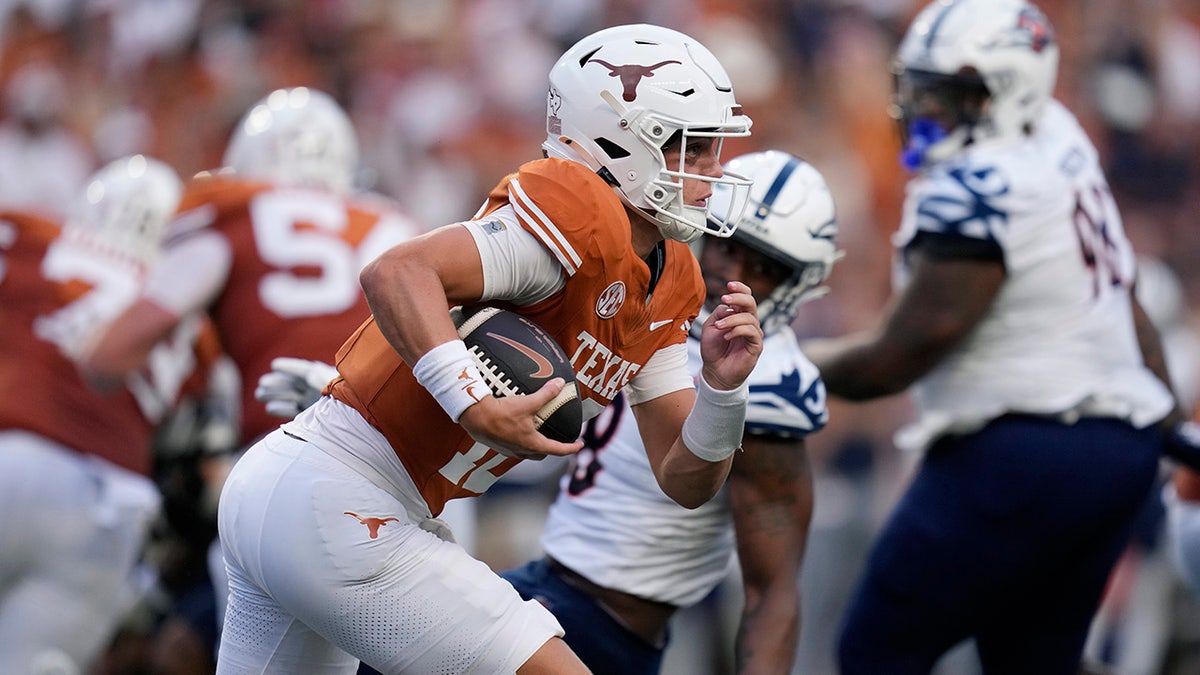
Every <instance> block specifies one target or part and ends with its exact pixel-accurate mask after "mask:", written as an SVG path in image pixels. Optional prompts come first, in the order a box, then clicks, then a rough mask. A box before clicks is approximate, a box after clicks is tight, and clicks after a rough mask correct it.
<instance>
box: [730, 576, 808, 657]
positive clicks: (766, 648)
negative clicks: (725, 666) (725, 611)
mask: <svg viewBox="0 0 1200 675" xmlns="http://www.w3.org/2000/svg"><path fill="white" fill-rule="evenodd" d="M797 576H798V575H797ZM799 631H800V595H799V589H798V588H796V587H795V585H794V583H791V584H778V585H776V586H775V587H771V588H768V589H760V590H758V591H755V590H754V589H752V588H748V589H747V591H746V606H745V609H744V610H743V611H742V622H741V625H740V626H739V628H738V636H737V644H736V646H735V650H734V653H735V661H736V672H737V673H738V675H759V674H763V675H766V674H768V673H787V672H791V670H792V665H793V663H794V662H795V660H796V645H797V642H798V640H799Z"/></svg>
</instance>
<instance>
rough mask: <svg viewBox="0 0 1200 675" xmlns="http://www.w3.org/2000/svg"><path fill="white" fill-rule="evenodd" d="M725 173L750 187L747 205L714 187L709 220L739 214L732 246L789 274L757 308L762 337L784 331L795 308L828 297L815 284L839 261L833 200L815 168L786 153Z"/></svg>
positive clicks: (740, 160)
mask: <svg viewBox="0 0 1200 675" xmlns="http://www.w3.org/2000/svg"><path fill="white" fill-rule="evenodd" d="M725 168H726V170H727V171H733V172H737V173H739V174H743V175H745V176H748V177H749V178H750V180H751V181H752V182H753V184H752V186H751V188H750V190H749V197H748V201H749V205H748V206H746V205H744V204H743V205H739V204H737V203H736V199H737V195H736V194H735V193H734V191H732V190H730V189H729V188H728V187H726V186H718V187H716V188H714V192H713V196H712V199H710V200H709V202H710V204H711V209H712V211H713V215H714V216H717V215H720V214H725V213H730V212H740V213H741V214H742V215H741V219H740V221H739V222H738V224H737V229H735V230H734V232H733V240H734V241H736V242H738V243H740V244H743V245H745V246H747V247H749V248H751V249H754V250H756V251H758V252H759V253H762V254H763V255H765V256H767V257H768V258H770V259H772V260H775V261H777V262H780V263H783V264H784V265H787V266H788V267H790V268H792V275H791V277H789V278H788V279H786V280H785V281H783V282H782V283H780V284H779V285H778V286H776V287H775V289H774V290H772V291H771V293H770V294H769V295H768V296H767V298H766V299H764V300H762V301H760V302H759V303H758V315H759V319H760V322H761V324H762V328H763V332H764V333H768V334H769V333H772V332H774V331H776V330H779V329H780V328H783V327H784V326H787V325H789V324H790V323H791V322H792V319H794V318H795V317H796V309H797V308H798V307H799V306H800V305H801V304H803V303H804V302H807V301H808V300H812V299H815V298H819V297H821V296H823V295H825V294H826V293H828V292H829V288H828V287H827V286H821V284H822V283H824V281H825V279H826V278H828V277H829V273H830V271H831V270H832V268H833V264H834V263H835V262H837V260H838V259H839V258H841V257H842V251H840V250H838V248H837V244H836V243H835V241H834V240H835V239H836V237H837V232H838V224H837V213H836V209H835V208H834V203H833V195H832V194H831V193H830V191H829V186H827V185H826V184H825V179H824V178H822V177H821V173H820V172H819V171H817V170H816V168H814V167H813V166H812V165H811V164H809V163H808V162H805V161H804V160H802V159H799V158H797V157H794V156H792V155H789V154H788V153H786V152H780V151H778V150H767V151H766V152H752V153H748V154H745V155H741V156H738V157H735V158H733V159H731V160H729V161H728V162H727V163H726V164H725ZM696 323H700V322H699V321H698V322H696Z"/></svg>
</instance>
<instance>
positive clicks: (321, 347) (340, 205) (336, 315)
mask: <svg viewBox="0 0 1200 675" xmlns="http://www.w3.org/2000/svg"><path fill="white" fill-rule="evenodd" d="M385 204H386V202H384V201H383V200H370V201H368V199H367V198H365V197H364V198H361V199H355V200H353V201H351V200H347V199H345V198H343V197H339V196H337V195H334V194H332V193H328V192H321V191H313V190H302V189H291V188H282V187H274V186H272V185H270V184H267V183H261V182H248V181H244V180H237V179H234V178H232V177H230V176H226V175H221V174H217V175H210V174H202V175H200V176H197V177H196V178H194V179H193V180H192V181H190V182H189V183H188V186H187V188H186V190H185V192H184V196H183V199H182V201H181V203H180V207H179V215H177V216H176V218H175V220H174V222H173V223H172V225H171V228H170V230H169V231H168V246H169V245H170V242H171V241H173V240H176V239H180V238H186V237H188V236H189V235H191V234H194V233H195V232H196V231H197V230H198V229H201V228H208V229H211V230H213V231H215V232H217V233H219V234H220V235H221V236H223V237H224V238H225V239H226V241H227V242H228V243H229V246H230V250H231V251H232V258H233V260H232V264H231V265H230V270H229V275H228V278H227V280H226V282H225V284H224V287H223V290H222V291H221V293H219V294H218V296H217V298H216V299H215V301H214V302H213V304H212V305H211V306H210V307H209V308H208V311H209V314H210V315H211V317H212V319H213V322H214V324H215V325H216V328H217V332H218V334H219V336H220V342H221V345H222V346H223V347H224V349H225V351H226V353H227V354H229V356H230V357H231V358H232V359H233V361H234V363H236V364H237V366H238V370H239V371H240V373H241V379H242V437H241V442H242V444H243V445H246V444H249V443H250V442H252V441H254V440H255V439H257V438H258V437H260V436H262V435H264V434H266V433H267V432H269V431H271V430H272V429H274V428H276V427H277V426H279V423H280V419H279V418H277V417H272V416H270V415H268V414H267V412H266V408H265V407H264V406H263V404H262V403H260V402H258V401H256V400H255V399H254V389H255V386H256V385H257V383H258V378H259V377H260V376H261V375H262V374H264V373H266V372H269V371H270V370H271V359H273V358H275V357H278V356H292V357H297V358H303V359H313V360H318V361H324V362H326V363H328V362H329V361H330V360H331V359H333V357H334V355H335V354H336V353H337V350H338V347H340V346H341V345H342V343H343V342H344V341H345V336H346V335H347V334H348V333H350V332H352V331H353V330H354V329H355V328H357V327H358V325H359V324H360V323H362V321H363V319H364V318H365V317H367V316H368V315H369V314H370V309H369V308H368V307H367V302H366V298H365V296H364V295H363V293H362V288H361V287H360V286H359V283H358V273H359V270H361V269H362V267H363V265H364V264H366V263H367V262H368V261H370V260H371V259H372V258H374V257H375V256H376V255H378V254H379V253H382V252H383V250H385V249H386V248H389V247H390V246H392V245H394V244H397V243H399V242H400V241H403V240H404V239H407V238H409V237H412V236H415V235H416V234H419V232H418V230H417V228H416V226H415V225H414V224H413V222H412V221H411V220H409V219H408V218H407V217H405V216H403V215H402V214H401V213H400V212H399V211H398V210H395V209H394V208H391V207H390V206H386V205H385Z"/></svg>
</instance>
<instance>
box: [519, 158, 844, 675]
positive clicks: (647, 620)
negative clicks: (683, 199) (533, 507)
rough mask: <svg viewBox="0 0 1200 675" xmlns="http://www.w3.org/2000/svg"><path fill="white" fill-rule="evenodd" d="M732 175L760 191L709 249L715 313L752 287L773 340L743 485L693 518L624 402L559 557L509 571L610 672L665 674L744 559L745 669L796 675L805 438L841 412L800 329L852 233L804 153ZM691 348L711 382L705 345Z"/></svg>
mask: <svg viewBox="0 0 1200 675" xmlns="http://www.w3.org/2000/svg"><path fill="white" fill-rule="evenodd" d="M726 169H727V170H728V171H731V172H734V173H739V174H742V175H745V176H747V177H749V178H750V179H751V180H753V181H754V186H753V188H752V189H751V196H750V204H749V206H748V208H746V209H745V211H744V212H743V214H744V215H743V218H742V221H741V222H740V224H739V225H738V229H737V230H736V231H735V232H734V234H733V236H732V238H731V239H715V238H711V237H708V238H705V239H704V240H702V249H701V253H700V268H701V271H702V272H703V274H704V280H705V286H706V290H707V298H706V303H705V307H706V309H709V310H711V309H712V308H714V307H715V306H716V305H717V304H719V302H720V300H719V298H720V295H721V294H722V293H723V292H724V289H725V283H726V282H727V281H728V280H730V279H742V280H744V281H746V282H747V283H748V284H749V285H750V286H751V287H752V288H754V289H756V295H757V296H758V299H759V305H758V306H759V317H760V320H761V321H762V325H763V331H764V335H765V338H764V341H763V353H762V356H760V357H759V360H758V365H757V366H755V368H754V371H753V372H752V373H751V375H750V378H749V380H748V381H749V383H750V402H749V404H748V405H747V408H746V431H745V436H744V437H743V441H742V444H743V448H744V452H741V453H739V454H738V455H737V456H736V458H735V460H734V462H733V468H732V469H731V471H730V478H729V483H728V488H727V489H726V490H723V491H722V492H721V493H720V494H719V495H718V497H717V498H715V499H713V500H712V501H710V502H708V503H706V504H704V505H703V506H700V507H699V508H696V509H691V510H689V509H685V508H683V507H681V506H679V505H678V504H676V503H675V502H674V501H672V500H671V499H670V498H668V497H667V496H666V495H665V494H663V492H662V490H661V489H660V488H659V487H658V484H657V482H656V481H655V479H654V474H653V472H652V471H651V468H650V464H649V462H648V461H647V460H646V451H645V450H644V449H643V448H642V440H641V437H640V435H639V433H638V427H637V423H636V422H635V420H634V418H633V415H632V414H631V413H630V410H629V406H628V404H627V403H626V401H625V400H624V398H618V399H617V400H615V401H614V402H613V404H612V405H610V406H609V408H608V409H607V410H606V411H605V412H604V413H603V414H602V415H601V416H600V417H597V418H596V419H594V420H592V421H591V422H589V424H588V425H587V427H586V429H585V432H584V444H585V445H584V449H583V450H582V451H580V453H579V454H578V455H577V456H576V458H575V461H574V464H573V465H572V468H571V470H570V471H569V472H568V473H567V475H565V476H564V477H563V479H562V482H561V485H560V490H559V494H558V497H557V498H556V499H555V502H554V504H553V505H552V506H551V508H550V513H549V517H548V520H547V522H546V529H545V532H544V533H543V535H542V545H543V548H544V550H545V552H546V557H545V558H543V559H540V560H535V561H533V562H530V563H529V564H527V565H525V566H523V567H520V568H517V569H514V570H509V571H507V572H504V573H502V574H501V576H503V577H504V578H506V579H508V580H509V581H510V582H512V584H513V586H514V587H515V588H516V589H517V590H518V591H519V592H520V593H521V595H522V596H524V597H526V598H530V599H536V600H538V601H539V602H541V603H542V604H543V605H545V606H546V607H548V608H549V609H550V611H551V612H553V613H554V615H555V616H556V617H557V618H558V620H559V622H560V623H561V624H562V625H563V628H564V629H565V631H566V637H565V639H566V641H567V644H569V645H570V646H571V648H572V649H573V650H574V651H575V652H576V653H577V654H579V656H580V658H582V659H583V661H584V663H586V664H587V665H588V666H589V667H590V668H591V669H592V670H593V671H594V672H596V673H621V674H623V675H624V674H642V673H645V674H650V673H657V672H659V669H660V665H661V661H662V655H663V651H664V649H665V647H666V643H667V637H668V635H667V624H668V621H669V619H670V618H671V616H672V614H673V613H674V612H675V610H677V609H679V608H681V607H688V606H690V605H693V604H695V603H697V602H699V601H700V600H702V599H703V598H704V597H705V596H707V595H708V594H709V593H710V592H711V591H712V590H713V588H715V587H716V586H717V584H718V583H720V582H721V581H722V580H723V579H724V578H725V577H726V576H727V575H728V573H729V571H730V569H731V566H732V563H733V560H734V552H735V549H736V552H737V555H738V558H739V561H740V565H741V571H742V578H743V581H744V587H745V590H746V603H745V608H744V610H743V612H742V623H741V628H740V630H739V631H738V641H737V646H736V658H737V663H738V667H739V672H764V673H767V672H770V673H786V672H788V671H789V670H790V669H791V667H792V663H793V661H794V658H795V653H796V645H797V640H798V635H797V633H798V630H799V627H800V595H799V588H798V585H797V584H798V579H799V574H800V563H801V560H802V558H803V555H804V545H805V541H806V539H807V536H808V525H809V521H810V519H811V517H812V507H813V501H812V500H813V495H812V490H813V486H812V475H811V474H810V473H809V469H808V464H807V458H806V456H805V448H804V437H805V436H806V435H808V434H810V433H812V432H814V431H817V430H819V429H821V428H822V427H823V426H824V425H825V422H826V420H827V419H828V412H827V410H826V408H825V389H824V386H823V385H822V384H821V379H820V376H819V374H818V372H817V369H816V367H815V366H813V365H812V364H811V363H810V362H809V361H808V359H807V358H805V356H804V354H802V353H801V352H800V348H799V346H798V344H797V341H796V335H795V333H794V332H793V331H792V329H791V326H790V324H791V321H792V319H793V318H795V315H796V309H797V308H798V307H799V305H800V304H801V303H802V302H804V301H806V300H808V299H810V298H813V297H817V296H819V295H822V294H823V292H824V291H825V290H826V289H825V288H824V287H821V286H820V284H821V283H822V282H823V281H824V279H825V278H826V276H827V275H828V274H829V271H830V267H831V266H832V264H833V262H834V260H835V259H836V257H837V255H838V251H837V249H836V247H835V243H834V237H835V235H836V234H837V221H836V219H835V212H834V205H833V198H832V196H831V195H830V193H829V189H828V188H827V187H826V185H825V182H824V180H823V179H822V177H821V175H820V173H819V172H818V171H817V170H816V169H815V168H813V167H812V165H810V164H808V163H806V162H804V161H802V160H800V159H798V158H796V157H793V156H791V155H788V154H786V153H783V152H778V151H768V152H756V153H751V154H748V155H742V156H740V157H738V158H736V159H733V160H730V161H729V162H728V163H727V164H726ZM729 207H730V202H729V200H728V191H726V190H717V191H716V193H715V194H714V195H713V198H712V208H713V209H714V211H716V212H718V213H720V212H723V211H724V210H726V209H728V208H729ZM688 350H689V354H688V361H689V363H690V364H691V366H692V372H693V373H694V374H695V373H698V372H699V367H700V364H701V360H700V351H699V350H700V342H699V340H698V339H697V338H696V336H695V335H693V336H692V339H689V340H688Z"/></svg>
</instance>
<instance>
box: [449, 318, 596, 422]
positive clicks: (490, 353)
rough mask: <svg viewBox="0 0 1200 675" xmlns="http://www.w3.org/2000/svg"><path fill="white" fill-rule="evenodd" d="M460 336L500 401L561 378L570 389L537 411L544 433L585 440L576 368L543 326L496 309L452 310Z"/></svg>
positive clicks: (567, 388)
mask: <svg viewBox="0 0 1200 675" xmlns="http://www.w3.org/2000/svg"><path fill="white" fill-rule="evenodd" d="M452 315H453V317H454V324H455V325H456V326H457V327H458V336H459V337H460V338H462V340H463V342H465V343H466V344H467V349H468V350H469V351H470V352H471V355H472V356H474V357H475V361H476V365H477V366H478V367H479V372H480V373H481V374H482V375H483V379H484V380H486V381H487V383H488V386H489V387H491V389H492V394H493V395H495V396H496V397H497V398H501V397H504V396H512V395H515V394H531V393H533V392H535V391H537V390H538V389H540V388H541V387H542V385H544V384H546V383H547V382H549V381H550V380H552V379H554V378H555V377H561V378H563V379H564V380H566V383H567V384H566V386H564V387H563V389H562V391H561V392H559V394H558V396H556V397H554V399H552V400H551V401H550V402H549V403H547V404H546V405H544V406H542V408H541V409H540V410H538V411H537V414H536V416H537V420H538V421H537V424H538V431H540V432H542V433H543V434H545V435H546V436H547V437H549V438H552V439H554V440H556V441H560V442H563V443H570V442H572V441H574V440H575V439H577V438H579V433H580V429H581V427H582V426H583V404H582V403H581V402H580V400H579V390H578V388H577V387H576V384H575V369H574V368H572V367H571V361H570V359H569V358H568V357H567V354H566V352H564V351H563V350H562V347H560V346H559V344H558V343H557V342H556V341H555V340H554V338H553V337H551V336H550V334H549V333H547V332H546V331H545V329H543V328H542V327H541V326H539V325H537V323H535V322H533V321H532V320H530V319H528V318H526V317H524V316H521V315H520V314H517V313H515V312H510V311H508V310H504V309H498V308H496V307H478V308H470V309H467V310H466V311H465V312H464V311H463V310H460V309H459V308H455V309H454V310H452Z"/></svg>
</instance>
